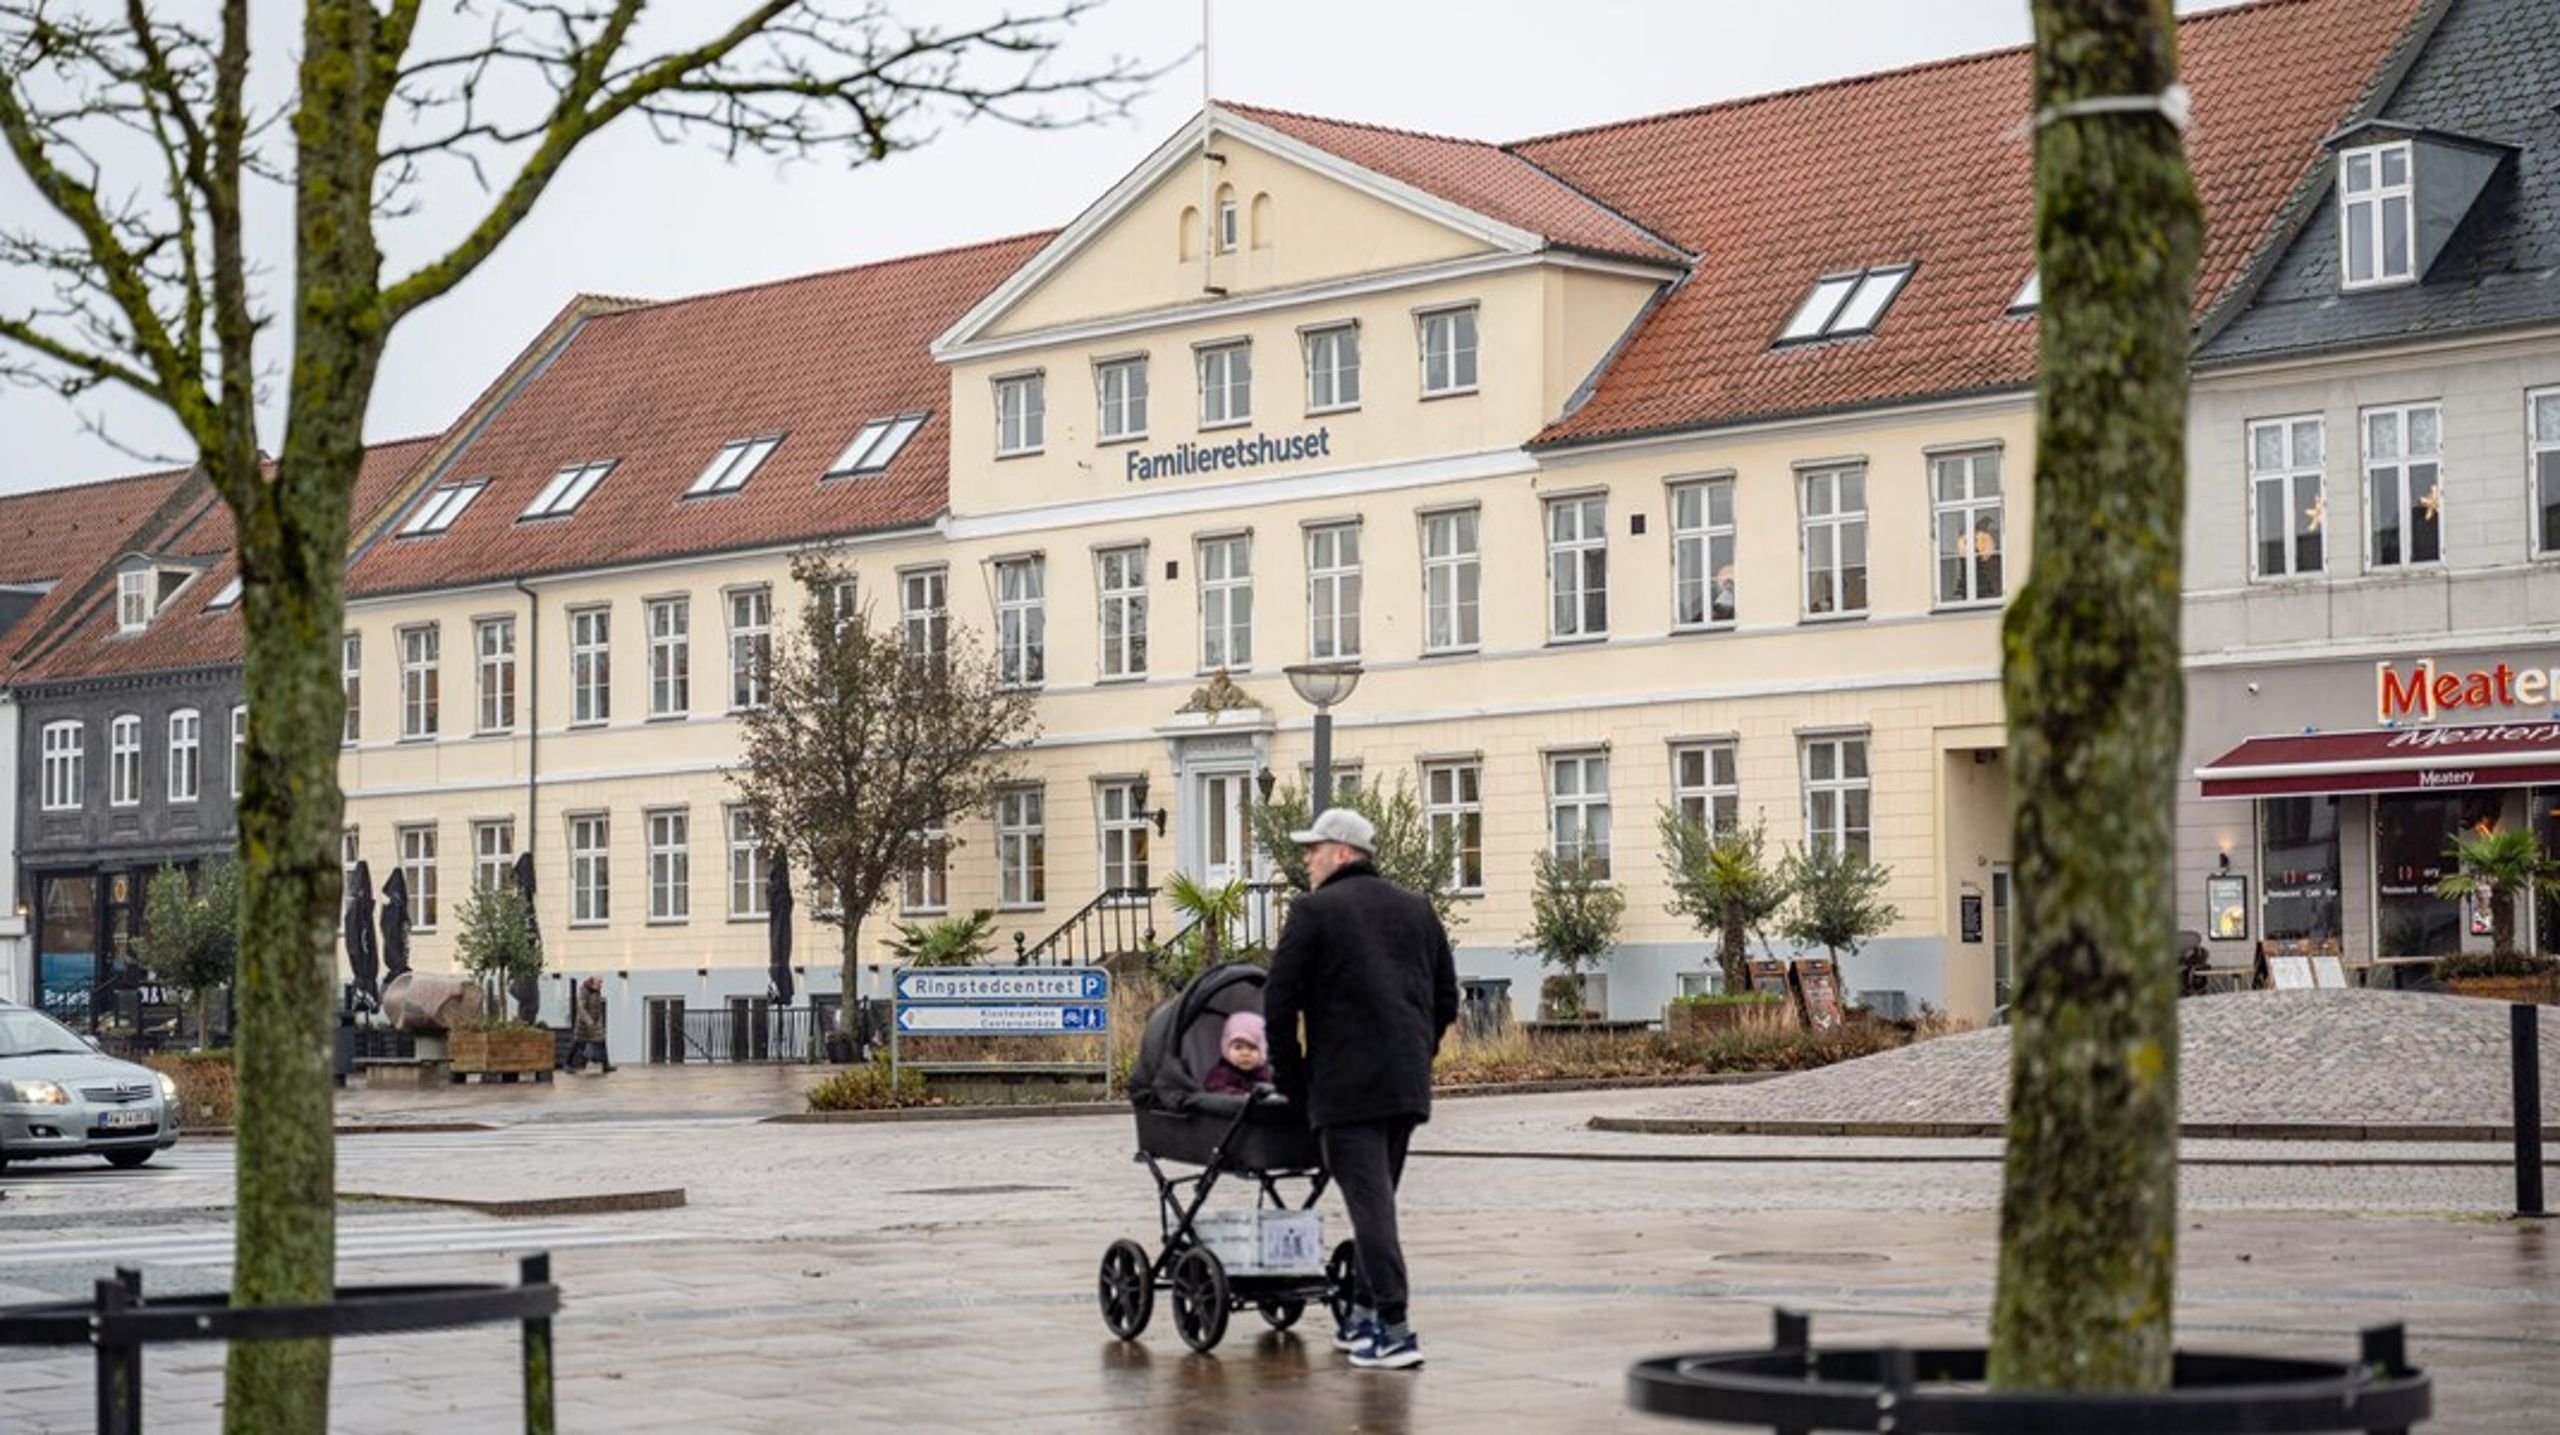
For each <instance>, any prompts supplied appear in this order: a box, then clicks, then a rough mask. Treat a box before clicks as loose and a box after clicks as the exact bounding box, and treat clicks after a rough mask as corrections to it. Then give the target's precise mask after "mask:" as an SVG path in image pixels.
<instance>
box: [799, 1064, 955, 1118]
mask: <svg viewBox="0 0 2560 1435" xmlns="http://www.w3.org/2000/svg"><path fill="white" fill-rule="evenodd" d="M934 1104H935V1103H934V1101H933V1099H932V1098H931V1097H929V1096H927V1095H926V1094H925V1089H924V1078H923V1077H922V1076H919V1075H917V1074H916V1073H914V1072H912V1071H901V1072H899V1073H898V1080H897V1082H896V1084H895V1085H894V1086H893V1085H892V1084H891V1083H890V1081H889V1059H888V1058H887V1057H885V1056H884V1057H881V1058H879V1059H877V1060H875V1061H873V1062H872V1063H871V1064H870V1065H869V1066H848V1067H846V1068H845V1069H843V1070H842V1071H838V1072H835V1073H833V1074H831V1075H829V1076H828V1077H827V1078H826V1079H825V1080H824V1081H821V1082H819V1083H818V1084H817V1085H815V1086H813V1087H810V1088H809V1109H810V1110H812V1111H887V1110H889V1109H890V1108H892V1107H898V1106H931V1105H934Z"/></svg>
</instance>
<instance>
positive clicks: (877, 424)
mask: <svg viewBox="0 0 2560 1435" xmlns="http://www.w3.org/2000/svg"><path fill="white" fill-rule="evenodd" d="M925 418H926V415H923V414H899V415H898V416H897V417H895V418H885V419H873V420H872V421H871V422H869V423H867V424H864V425H863V426H862V431H861V432H859V433H857V434H855V435H854V436H853V442H851V443H849V444H846V445H845V446H844V452H843V453H842V454H840V455H838V456H837V458H836V461H835V462H834V463H831V464H829V465H827V477H829V478H853V477H859V476H861V475H863V474H867V473H879V472H881V471H883V470H885V469H887V468H888V466H889V462H890V460H892V459H894V458H896V457H897V456H898V450H900V449H902V448H905V447H906V446H907V440H909V439H911V438H914V437H915V436H916V430H917V429H920V428H923V427H924V421H925Z"/></svg>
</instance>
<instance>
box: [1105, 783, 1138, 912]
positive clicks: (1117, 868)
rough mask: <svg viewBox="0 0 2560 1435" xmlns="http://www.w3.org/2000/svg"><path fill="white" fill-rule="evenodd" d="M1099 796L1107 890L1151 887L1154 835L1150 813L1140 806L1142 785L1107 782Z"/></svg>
mask: <svg viewBox="0 0 2560 1435" xmlns="http://www.w3.org/2000/svg"><path fill="white" fill-rule="evenodd" d="M1095 797H1096V799H1097V801H1096V806H1097V808H1098V809H1099V811H1100V813H1101V817H1102V886H1103V890H1105V891H1109V890H1111V889H1112V888H1115V887H1120V888H1137V887H1144V886H1146V885H1148V873H1147V838H1148V837H1149V836H1150V835H1151V834H1150V832H1149V829H1148V825H1147V814H1146V813H1145V812H1143V811H1141V810H1140V809H1139V807H1138V785H1137V784H1136V783H1134V782H1106V783H1103V784H1102V785H1101V787H1100V789H1099V790H1098V791H1097V792H1096V793H1095Z"/></svg>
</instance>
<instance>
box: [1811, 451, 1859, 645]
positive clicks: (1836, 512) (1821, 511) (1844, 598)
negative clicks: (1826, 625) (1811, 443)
mask: <svg viewBox="0 0 2560 1435" xmlns="http://www.w3.org/2000/svg"><path fill="white" fill-rule="evenodd" d="M1851 479H1855V480H1856V483H1857V490H1858V501H1857V506H1856V507H1854V508H1852V507H1850V506H1849V504H1848V500H1847V499H1846V497H1845V496H1844V495H1845V492H1846V489H1847V486H1848V481H1849V480H1851ZM1817 494H1820V495H1821V503H1822V506H1821V507H1819V508H1817V507H1816V504H1815V499H1816V495H1817ZM1796 515H1797V517H1796V523H1797V530H1798V535H1799V536H1798V541H1799V543H1800V545H1801V556H1802V559H1803V562H1802V567H1803V570H1804V581H1803V583H1802V584H1801V585H1800V586H1799V587H1798V589H1797V592H1796V601H1797V602H1799V603H1801V604H1802V605H1803V608H1804V616H1805V618H1806V619H1807V620H1809V621H1814V622H1821V621H1827V620H1831V619H1838V618H1858V617H1864V616H1866V614H1867V612H1868V605H1869V604H1871V603H1873V602H1874V601H1875V594H1874V592H1873V590H1872V589H1871V587H1870V586H1869V581H1868V580H1869V577H1870V574H1869V573H1868V569H1869V567H1870V566H1871V562H1870V560H1871V559H1872V557H1873V553H1872V552H1871V551H1870V549H1869V547H1868V544H1867V466H1866V465H1865V464H1864V463H1836V464H1821V465H1818V466H1815V467H1811V468H1804V469H1799V470H1797V471H1796ZM1852 534H1854V535H1856V538H1857V547H1858V561H1857V562H1856V563H1854V564H1853V563H1851V562H1850V561H1849V558H1848V550H1849V539H1850V536H1851V535H1852ZM1817 535H1820V536H1822V537H1824V538H1827V539H1828V545H1827V546H1828V547H1829V548H1830V550H1831V558H1830V561H1829V563H1828V565H1827V566H1826V565H1818V564H1817V563H1816V561H1815V558H1814V548H1815V538H1816V536H1817ZM1853 572H1854V573H1855V574H1856V576H1857V580H1858V599H1859V601H1858V603H1857V606H1855V607H1852V606H1850V604H1849V602H1848V592H1849V578H1850V575H1851V574H1852V573H1853ZM1817 576H1820V577H1823V578H1827V579H1828V580H1830V581H1829V586H1830V592H1831V597H1832V602H1831V605H1830V606H1829V607H1820V606H1816V602H1815V597H1814V579H1815V578H1816V577H1817Z"/></svg>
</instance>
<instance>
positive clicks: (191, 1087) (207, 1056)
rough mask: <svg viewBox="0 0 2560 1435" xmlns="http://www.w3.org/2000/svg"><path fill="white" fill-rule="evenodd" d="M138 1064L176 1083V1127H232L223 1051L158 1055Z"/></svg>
mask: <svg viewBox="0 0 2560 1435" xmlns="http://www.w3.org/2000/svg"><path fill="white" fill-rule="evenodd" d="M142 1064H143V1065H145V1066H147V1067H150V1068H151V1069H152V1070H153V1071H157V1072H159V1073H161V1074H162V1075H164V1076H166V1077H168V1078H169V1079H170V1080H171V1081H174V1082H176V1083H178V1124H180V1125H181V1126H229V1125H230V1124H232V1121H231V1118H232V1109H233V1103H232V1092H233V1086H234V1082H233V1076H232V1071H231V1053H230V1052H227V1051H185V1052H162V1053H159V1054H157V1055H153V1056H146V1057H144V1058H142Z"/></svg>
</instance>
